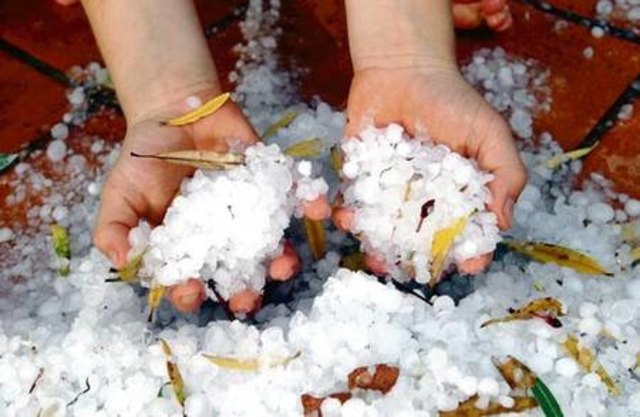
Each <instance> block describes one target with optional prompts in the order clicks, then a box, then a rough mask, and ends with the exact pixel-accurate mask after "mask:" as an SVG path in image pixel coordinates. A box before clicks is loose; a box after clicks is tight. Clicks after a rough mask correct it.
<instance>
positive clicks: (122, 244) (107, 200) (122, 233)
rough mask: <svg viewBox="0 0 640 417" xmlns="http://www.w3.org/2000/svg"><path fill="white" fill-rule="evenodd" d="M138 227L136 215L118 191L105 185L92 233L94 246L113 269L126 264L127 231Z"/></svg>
mask: <svg viewBox="0 0 640 417" xmlns="http://www.w3.org/2000/svg"><path fill="white" fill-rule="evenodd" d="M137 225H138V214H137V213H136V211H135V210H134V208H133V206H132V205H131V204H129V202H128V201H127V199H126V198H125V197H124V196H123V195H122V194H121V193H120V191H119V190H118V189H116V188H114V187H112V186H110V185H109V183H107V185H105V189H104V192H103V193H102V201H101V203H100V211H99V213H98V218H97V221H96V227H95V229H94V232H93V241H94V244H95V246H96V247H97V248H98V249H99V250H100V251H101V252H102V253H104V254H105V255H107V256H108V257H109V259H110V260H111V262H112V263H113V265H114V267H116V268H121V267H123V266H124V265H125V264H126V262H127V253H128V252H129V249H130V244H129V239H128V237H129V231H130V230H131V229H132V228H133V227H136V226H137Z"/></svg>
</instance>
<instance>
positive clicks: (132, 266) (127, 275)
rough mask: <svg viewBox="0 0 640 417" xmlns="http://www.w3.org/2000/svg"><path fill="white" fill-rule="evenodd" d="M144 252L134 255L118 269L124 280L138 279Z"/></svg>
mask: <svg viewBox="0 0 640 417" xmlns="http://www.w3.org/2000/svg"><path fill="white" fill-rule="evenodd" d="M143 257H144V253H141V254H140V255H138V256H135V257H133V258H132V259H131V260H130V261H129V262H127V264H126V265H125V266H123V267H122V268H120V269H118V276H119V277H120V279H121V280H122V281H124V282H134V281H137V279H138V271H139V270H140V267H141V266H142V260H143Z"/></svg>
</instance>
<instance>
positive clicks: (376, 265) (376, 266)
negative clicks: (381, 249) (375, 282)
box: [364, 253, 388, 276]
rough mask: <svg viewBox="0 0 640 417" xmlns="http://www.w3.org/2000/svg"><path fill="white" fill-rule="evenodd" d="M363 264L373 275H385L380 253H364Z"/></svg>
mask: <svg viewBox="0 0 640 417" xmlns="http://www.w3.org/2000/svg"><path fill="white" fill-rule="evenodd" d="M364 264H365V265H366V266H367V268H369V270H370V271H371V272H372V273H373V274H375V275H380V276H382V275H386V274H387V272H388V270H387V265H386V263H385V259H384V258H383V257H382V256H380V255H377V254H372V253H365V254H364Z"/></svg>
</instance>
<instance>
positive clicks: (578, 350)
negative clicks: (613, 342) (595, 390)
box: [562, 334, 620, 397]
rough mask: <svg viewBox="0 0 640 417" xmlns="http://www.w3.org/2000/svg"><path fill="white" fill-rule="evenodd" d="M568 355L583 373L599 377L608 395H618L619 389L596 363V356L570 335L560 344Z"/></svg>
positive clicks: (598, 363) (605, 371)
mask: <svg viewBox="0 0 640 417" xmlns="http://www.w3.org/2000/svg"><path fill="white" fill-rule="evenodd" d="M562 346H563V347H564V349H565V350H566V351H567V352H568V353H569V355H570V356H571V357H572V358H573V359H575V361H576V362H578V365H580V367H581V368H582V370H583V371H584V372H587V373H590V372H595V373H596V375H598V376H599V377H600V379H601V380H602V383H603V384H604V385H605V386H606V387H607V390H608V391H609V394H611V395H613V396H616V397H617V396H619V395H620V388H618V386H617V385H616V383H615V382H614V381H613V378H611V376H610V375H609V373H608V372H607V370H606V369H604V367H603V366H602V365H601V364H600V362H598V359H597V358H596V355H595V354H594V353H593V352H592V351H591V349H589V348H588V347H586V346H583V345H582V344H581V343H580V341H579V340H578V338H577V337H576V336H574V335H572V334H570V335H567V339H566V340H565V341H564V342H563V343H562Z"/></svg>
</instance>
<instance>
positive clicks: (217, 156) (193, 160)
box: [131, 150, 244, 171]
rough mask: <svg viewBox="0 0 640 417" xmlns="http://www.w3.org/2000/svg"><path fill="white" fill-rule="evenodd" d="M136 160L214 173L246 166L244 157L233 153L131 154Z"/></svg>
mask: <svg viewBox="0 0 640 417" xmlns="http://www.w3.org/2000/svg"><path fill="white" fill-rule="evenodd" d="M131 156H132V157H134V158H148V159H158V160H160V161H166V162H169V163H172V164H177V165H186V166H190V167H193V168H200V169H209V170H213V171H226V170H229V169H232V168H235V167H238V166H240V165H243V164H244V155H242V154H239V153H233V152H227V153H222V152H214V151H196V150H187V151H174V152H163V153H159V154H156V155H145V154H138V153H135V152H131Z"/></svg>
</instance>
